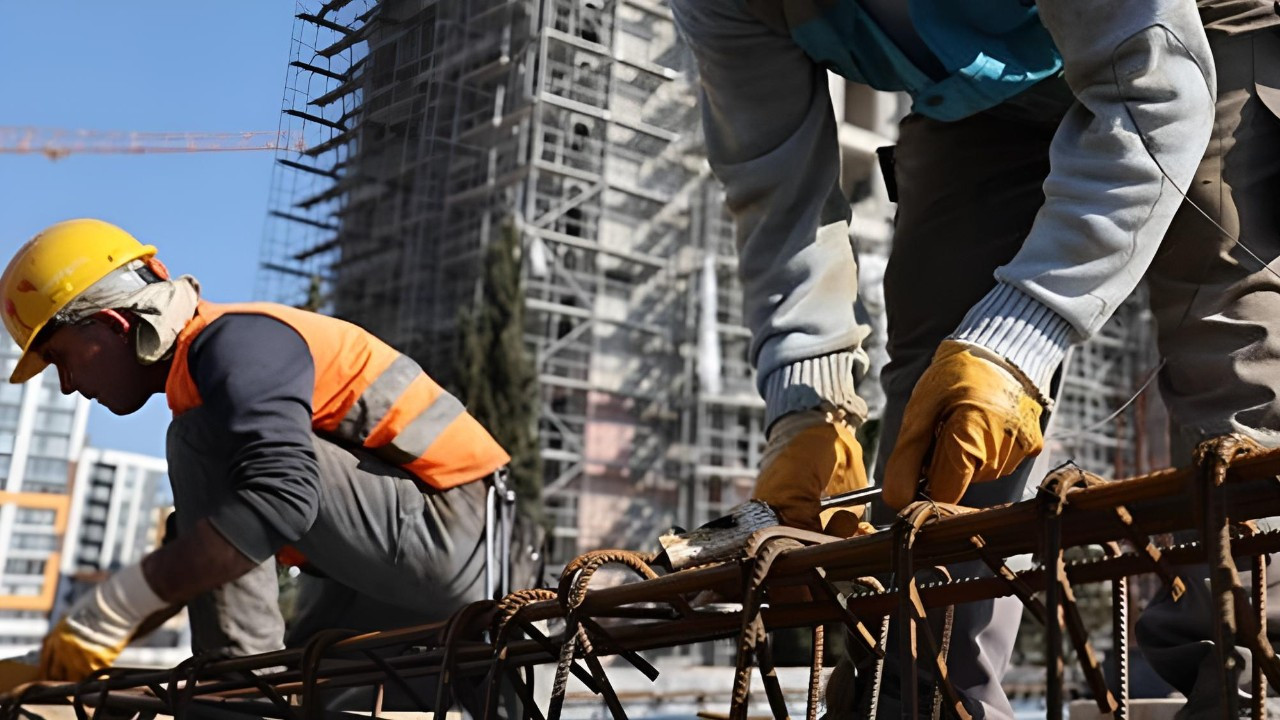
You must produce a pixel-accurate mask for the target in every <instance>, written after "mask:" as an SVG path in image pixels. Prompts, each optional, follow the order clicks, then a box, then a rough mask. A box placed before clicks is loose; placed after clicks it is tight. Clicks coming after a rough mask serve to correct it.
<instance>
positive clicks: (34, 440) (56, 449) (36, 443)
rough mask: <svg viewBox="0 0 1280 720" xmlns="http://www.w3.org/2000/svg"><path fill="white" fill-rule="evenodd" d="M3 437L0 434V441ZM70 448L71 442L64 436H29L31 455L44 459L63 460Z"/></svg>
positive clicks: (40, 434)
mask: <svg viewBox="0 0 1280 720" xmlns="http://www.w3.org/2000/svg"><path fill="white" fill-rule="evenodd" d="M3 437H4V436H3V434H0V440H2V439H3ZM70 447H71V441H70V439H69V438H68V437H67V436H66V435H46V434H43V433H32V435H31V454H32V455H40V456H42V457H46V458H65V457H67V455H68V453H69V451H70ZM0 449H3V448H0Z"/></svg>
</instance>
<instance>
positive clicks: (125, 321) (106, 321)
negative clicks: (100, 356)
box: [89, 309, 133, 338]
mask: <svg viewBox="0 0 1280 720" xmlns="http://www.w3.org/2000/svg"><path fill="white" fill-rule="evenodd" d="M89 320H91V321H96V322H100V323H102V324H103V325H106V326H107V327H109V328H111V329H112V330H114V331H115V333H116V334H117V335H120V336H121V337H125V338H127V337H129V330H131V329H132V328H133V323H132V322H131V321H130V320H129V318H128V317H126V316H124V315H123V314H121V313H120V312H118V311H116V310H111V309H107V310H99V311H98V312H96V313H94V314H93V315H90V316H89Z"/></svg>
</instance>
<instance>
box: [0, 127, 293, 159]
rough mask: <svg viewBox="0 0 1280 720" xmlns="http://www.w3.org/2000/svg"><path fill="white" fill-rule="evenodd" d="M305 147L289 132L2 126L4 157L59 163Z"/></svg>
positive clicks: (0, 152) (0, 151)
mask: <svg viewBox="0 0 1280 720" xmlns="http://www.w3.org/2000/svg"><path fill="white" fill-rule="evenodd" d="M305 147H306V143H305V142H304V141H303V139H302V136H301V135H298V134H294V133H292V132H290V131H288V130H254V131H248V132H140V131H129V130H71V129H63V128H43V127H10V126H2V125H0V155H32V154H40V155H44V156H45V157H47V158H49V159H50V160H58V159H60V158H63V157H66V156H67V155H71V154H73V153H74V154H95V155H105V154H146V153H188V152H234V151H248V150H281V149H291V150H298V151H301V150H303V149H304V148H305Z"/></svg>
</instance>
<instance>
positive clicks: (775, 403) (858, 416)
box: [764, 350, 867, 434]
mask: <svg viewBox="0 0 1280 720" xmlns="http://www.w3.org/2000/svg"><path fill="white" fill-rule="evenodd" d="M856 361H857V358H856V356H855V355H854V353H853V351H852V350H847V351H841V352H837V353H832V354H830V355H823V356H820V357H816V358H809V359H807V360H801V361H799V362H794V363H791V364H790V365H783V366H782V367H780V368H778V369H777V370H774V371H773V372H771V373H769V376H768V377H767V378H765V383H764V405H765V411H764V414H765V417H764V429H765V433H766V434H767V433H768V431H769V428H770V427H772V425H773V422H774V421H775V420H777V419H778V418H780V417H782V416H783V415H786V414H787V413H790V412H796V411H799V410H811V409H813V408H818V407H823V406H830V407H832V408H836V409H839V410H843V411H844V412H845V414H846V420H847V421H848V422H849V423H850V424H852V425H855V426H856V425H858V424H860V423H861V422H862V421H863V420H865V419H866V417H867V403H866V401H864V400H863V399H862V398H860V397H858V392H857V390H856V388H855V387H854V382H853V371H854V366H855V364H856Z"/></svg>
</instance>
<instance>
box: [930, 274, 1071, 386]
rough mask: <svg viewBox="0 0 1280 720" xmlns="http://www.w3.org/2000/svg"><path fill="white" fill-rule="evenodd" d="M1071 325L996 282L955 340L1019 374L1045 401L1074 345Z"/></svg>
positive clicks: (965, 322) (963, 324)
mask: <svg viewBox="0 0 1280 720" xmlns="http://www.w3.org/2000/svg"><path fill="white" fill-rule="evenodd" d="M1072 332H1073V331H1072V327H1071V323H1069V322H1067V321H1066V320H1064V319H1063V318H1062V316H1061V315H1059V314H1058V313H1056V312H1054V311H1053V310H1050V309H1049V308H1048V307H1047V306H1046V305H1044V304H1042V303H1041V302H1040V301H1039V300H1036V299H1035V298H1033V297H1031V296H1030V295H1027V294H1026V293H1024V292H1022V291H1021V290H1019V289H1018V288H1016V287H1013V286H1012V285H1006V284H1004V283H998V284H997V285H996V286H995V288H994V289H993V290H992V291H991V292H989V293H987V296H986V297H984V298H982V300H980V301H979V302H978V304H977V305H974V306H973V308H972V309H971V310H969V314H968V315H965V317H964V320H963V321H961V323H960V327H959V328H957V329H956V331H955V332H954V333H952V335H951V339H953V340H959V341H961V342H967V343H972V344H974V345H981V346H982V347H985V348H986V349H988V350H990V351H992V352H994V353H996V354H998V355H1000V356H1001V357H1003V358H1004V359H1006V360H1008V361H1009V362H1010V363H1011V364H1013V365H1014V366H1015V367H1017V368H1018V369H1019V370H1021V371H1022V372H1023V373H1024V374H1025V375H1026V376H1027V377H1028V378H1030V380H1031V381H1032V382H1033V383H1035V384H1036V387H1037V388H1039V389H1040V392H1041V393H1043V394H1044V395H1045V396H1046V397H1047V396H1048V395H1049V384H1050V382H1051V381H1052V380H1053V374H1054V372H1055V371H1057V369H1058V366H1059V365H1061V364H1062V360H1063V358H1065V357H1066V355H1067V349H1068V348H1069V347H1070V345H1071V338H1072Z"/></svg>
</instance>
